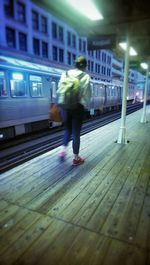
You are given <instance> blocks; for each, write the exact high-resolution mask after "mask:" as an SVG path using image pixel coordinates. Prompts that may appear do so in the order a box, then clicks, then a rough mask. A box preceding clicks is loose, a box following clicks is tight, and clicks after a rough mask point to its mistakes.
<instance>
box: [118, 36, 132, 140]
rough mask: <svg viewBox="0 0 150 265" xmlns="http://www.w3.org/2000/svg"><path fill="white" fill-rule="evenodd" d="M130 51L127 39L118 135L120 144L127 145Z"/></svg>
mask: <svg viewBox="0 0 150 265" xmlns="http://www.w3.org/2000/svg"><path fill="white" fill-rule="evenodd" d="M129 50H130V43H129V39H127V48H126V52H125V70H124V83H123V96H122V112H121V125H120V130H119V135H118V141H117V143H118V144H126V143H127V140H126V137H125V136H126V127H125V124H126V105H127V91H128V75H129V74H128V72H129Z"/></svg>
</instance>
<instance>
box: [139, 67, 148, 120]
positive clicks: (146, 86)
mask: <svg viewBox="0 0 150 265" xmlns="http://www.w3.org/2000/svg"><path fill="white" fill-rule="evenodd" d="M148 74H149V65H148V67H147V70H146V80H145V91H144V102H143V111H142V116H141V121H140V122H141V123H146V122H147V119H146V101H147V92H148Z"/></svg>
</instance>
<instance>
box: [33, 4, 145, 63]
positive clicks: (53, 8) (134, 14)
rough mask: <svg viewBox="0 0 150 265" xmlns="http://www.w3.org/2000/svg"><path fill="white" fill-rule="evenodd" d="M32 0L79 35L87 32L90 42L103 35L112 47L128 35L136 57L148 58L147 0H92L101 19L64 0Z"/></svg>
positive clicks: (124, 39) (102, 37)
mask: <svg viewBox="0 0 150 265" xmlns="http://www.w3.org/2000/svg"><path fill="white" fill-rule="evenodd" d="M70 1H72V0H70ZM80 1H81V2H82V3H84V5H85V14H86V12H87V0H80ZM33 2H35V3H36V4H38V5H40V6H41V7H43V8H45V9H46V10H47V11H50V12H51V13H52V14H54V15H55V16H57V17H58V18H60V19H61V20H63V21H64V22H66V23H68V24H70V26H72V27H73V28H74V29H75V30H76V31H77V32H78V34H79V35H81V36H86V37H87V39H88V41H89V42H90V41H91V40H96V41H97V40H100V41H101V40H102V39H104V40H105V38H106V42H107V40H108V39H110V40H112V42H110V43H112V47H110V48H112V49H114V48H115V47H114V45H115V41H116V45H118V43H119V42H126V39H127V36H128V37H129V39H130V44H131V46H132V47H134V49H135V50H136V51H137V53H138V57H136V58H135V60H137V59H138V60H139V61H143V60H150V4H149V1H147V0H93V3H94V4H95V6H96V8H97V9H98V10H99V11H100V12H101V14H102V15H103V19H102V20H95V21H93V20H90V19H89V18H86V16H84V15H82V14H81V13H80V12H78V11H77V10H75V9H74V8H73V7H71V5H69V4H68V1H67V0H55V1H51V0H33ZM88 12H89V11H88ZM110 46H111V45H110ZM116 47H117V46H116ZM91 49H92V46H91ZM93 49H94V48H93Z"/></svg>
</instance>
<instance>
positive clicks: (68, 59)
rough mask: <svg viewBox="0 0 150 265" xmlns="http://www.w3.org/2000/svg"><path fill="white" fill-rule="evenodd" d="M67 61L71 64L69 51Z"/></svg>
mask: <svg viewBox="0 0 150 265" xmlns="http://www.w3.org/2000/svg"><path fill="white" fill-rule="evenodd" d="M67 63H68V64H69V65H71V52H68V53H67Z"/></svg>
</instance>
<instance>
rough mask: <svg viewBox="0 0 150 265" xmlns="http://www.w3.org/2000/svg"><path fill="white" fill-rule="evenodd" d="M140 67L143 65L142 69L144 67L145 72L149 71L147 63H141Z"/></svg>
mask: <svg viewBox="0 0 150 265" xmlns="http://www.w3.org/2000/svg"><path fill="white" fill-rule="evenodd" d="M140 65H141V67H142V68H143V69H144V70H147V69H148V64H147V63H141V64H140Z"/></svg>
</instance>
